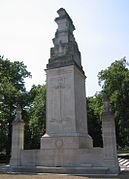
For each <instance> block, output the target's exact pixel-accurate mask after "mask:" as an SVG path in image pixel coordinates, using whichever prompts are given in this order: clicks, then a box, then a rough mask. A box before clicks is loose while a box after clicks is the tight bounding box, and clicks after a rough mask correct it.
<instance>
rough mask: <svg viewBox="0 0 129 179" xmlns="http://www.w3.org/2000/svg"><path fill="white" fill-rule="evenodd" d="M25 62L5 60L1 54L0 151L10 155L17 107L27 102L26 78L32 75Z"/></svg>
mask: <svg viewBox="0 0 129 179" xmlns="http://www.w3.org/2000/svg"><path fill="white" fill-rule="evenodd" d="M30 76H31V75H30V72H28V71H27V69H26V66H25V65H24V64H23V62H19V61H14V62H11V61H10V60H8V59H6V60H4V57H1V56H0V126H1V128H0V151H3V150H5V151H6V154H7V155H10V149H11V133H12V126H11V124H12V121H13V120H14V118H15V107H16V105H17V103H19V104H20V105H21V106H22V107H24V106H26V104H27V98H26V96H27V92H26V88H25V84H24V79H25V78H27V77H30Z"/></svg>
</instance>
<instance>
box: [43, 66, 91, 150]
mask: <svg viewBox="0 0 129 179" xmlns="http://www.w3.org/2000/svg"><path fill="white" fill-rule="evenodd" d="M46 72H47V123H46V134H45V135H44V136H43V137H42V139H41V149H44V148H46V147H47V148H51V147H52V148H53V147H55V145H54V144H53V143H55V141H56V138H57V139H58V138H60V140H63V143H64V144H63V146H62V147H63V148H64V147H65V148H66V147H68V148H81V147H82V148H84V147H85V148H86V147H88V148H89V147H93V145H92V139H91V137H90V136H89V135H88V129H87V114H86V98H85V96H86V95H85V76H84V74H83V73H82V72H81V71H80V70H79V69H78V68H77V67H76V66H74V65H70V66H65V67H60V68H55V69H48V70H46Z"/></svg>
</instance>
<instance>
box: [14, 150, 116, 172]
mask: <svg viewBox="0 0 129 179" xmlns="http://www.w3.org/2000/svg"><path fill="white" fill-rule="evenodd" d="M103 156H104V150H103V148H91V149H63V148H62V149H40V150H22V151H21V157H20V160H19V166H16V165H15V164H12V165H11V168H12V169H14V171H19V172H30V171H33V172H35V173H36V172H37V173H38V172H44V173H67V174H68V173H69V174H79V173H81V174H100V175H101V174H118V173H119V166H118V162H117V161H115V160H114V159H113V157H112V158H110V159H109V160H108V161H106V160H105V159H104V157H103Z"/></svg>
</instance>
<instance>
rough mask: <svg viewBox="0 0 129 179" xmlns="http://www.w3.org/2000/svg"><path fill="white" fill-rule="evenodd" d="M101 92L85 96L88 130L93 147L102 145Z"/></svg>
mask: <svg viewBox="0 0 129 179" xmlns="http://www.w3.org/2000/svg"><path fill="white" fill-rule="evenodd" d="M101 96H102V95H101V93H99V94H97V95H95V96H94V97H88V98H87V116H88V132H89V135H90V136H91V137H92V139H93V145H94V146H95V147H102V145H103V143H102V130H101V123H102V121H101V114H102V97H101Z"/></svg>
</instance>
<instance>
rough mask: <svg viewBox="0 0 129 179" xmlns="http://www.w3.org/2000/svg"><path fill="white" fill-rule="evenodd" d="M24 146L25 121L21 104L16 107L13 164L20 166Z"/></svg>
mask: <svg viewBox="0 0 129 179" xmlns="http://www.w3.org/2000/svg"><path fill="white" fill-rule="evenodd" d="M23 148H24V122H23V120H22V115H21V107H20V105H18V106H17V108H16V118H15V120H14V121H13V123H12V149H11V160H10V165H11V166H19V165H20V163H21V160H20V155H21V150H23Z"/></svg>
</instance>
